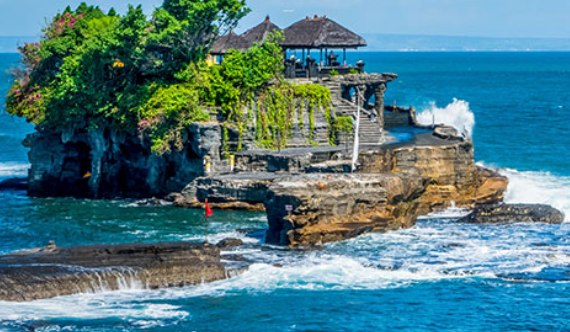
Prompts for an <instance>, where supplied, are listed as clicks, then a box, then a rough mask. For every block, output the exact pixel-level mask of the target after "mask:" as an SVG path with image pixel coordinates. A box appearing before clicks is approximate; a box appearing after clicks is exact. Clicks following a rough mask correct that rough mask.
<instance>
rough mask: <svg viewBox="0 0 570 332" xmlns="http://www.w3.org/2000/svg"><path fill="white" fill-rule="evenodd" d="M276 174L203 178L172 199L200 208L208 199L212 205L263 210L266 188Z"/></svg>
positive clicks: (188, 206)
mask: <svg viewBox="0 0 570 332" xmlns="http://www.w3.org/2000/svg"><path fill="white" fill-rule="evenodd" d="M278 177H280V175H279V174H276V173H267V172H259V173H258V172H255V173H236V174H225V175H217V176H212V177H202V178H198V179H196V180H194V181H192V182H191V183H190V184H188V185H187V186H186V187H185V188H184V190H183V191H182V193H181V194H180V195H173V196H171V199H172V200H173V201H174V204H175V205H176V206H178V207H186V208H203V207H204V201H205V200H206V198H207V199H208V202H209V204H210V206H211V207H213V208H219V209H238V210H252V211H263V210H264V206H263V202H264V201H265V197H266V196H267V188H268V187H269V185H270V184H271V183H272V182H273V181H274V180H275V179H276V178H278Z"/></svg>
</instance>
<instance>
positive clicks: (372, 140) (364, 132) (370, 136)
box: [354, 111, 384, 145]
mask: <svg viewBox="0 0 570 332" xmlns="http://www.w3.org/2000/svg"><path fill="white" fill-rule="evenodd" d="M354 127H355V128H356V123H355V124H354ZM358 137H359V141H360V144H361V145H364V144H381V143H382V142H383V141H384V135H383V133H382V131H380V127H379V126H378V123H376V122H372V121H371V120H370V117H369V116H368V114H367V113H365V112H362V111H361V112H360V128H359V135H358Z"/></svg>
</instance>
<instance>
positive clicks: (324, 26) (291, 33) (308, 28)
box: [281, 16, 366, 49]
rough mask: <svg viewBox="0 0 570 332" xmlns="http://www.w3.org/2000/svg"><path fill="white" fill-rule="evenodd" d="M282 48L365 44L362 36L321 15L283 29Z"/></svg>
mask: <svg viewBox="0 0 570 332" xmlns="http://www.w3.org/2000/svg"><path fill="white" fill-rule="evenodd" d="M281 46H283V47H284V48H289V49H292V48H358V47H363V46H366V41H365V40H364V38H362V37H360V36H359V35H357V34H356V33H354V32H352V31H350V30H348V29H347V28H345V27H343V26H342V25H340V24H338V23H336V22H335V21H333V20H331V19H329V18H327V17H326V16H323V17H315V18H309V17H307V18H306V19H304V20H302V21H299V22H297V23H295V24H293V25H292V26H290V27H288V28H287V29H285V41H284V42H283V43H281Z"/></svg>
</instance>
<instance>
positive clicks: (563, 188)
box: [500, 169, 570, 221]
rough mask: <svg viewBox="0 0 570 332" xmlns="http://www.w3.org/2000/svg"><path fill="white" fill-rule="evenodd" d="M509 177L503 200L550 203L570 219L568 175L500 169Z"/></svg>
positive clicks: (509, 201) (569, 180) (567, 219)
mask: <svg viewBox="0 0 570 332" xmlns="http://www.w3.org/2000/svg"><path fill="white" fill-rule="evenodd" d="M500 172H501V174H503V175H505V176H507V177H508V178H509V188H508V190H507V192H506V196H505V200H506V201H507V202H508V203H541V204H548V205H552V206H553V207H555V208H557V209H559V210H561V211H563V212H564V213H565V214H566V221H570V177H566V176H555V175H552V174H551V173H548V172H519V171H517V170H513V169H502V170H500Z"/></svg>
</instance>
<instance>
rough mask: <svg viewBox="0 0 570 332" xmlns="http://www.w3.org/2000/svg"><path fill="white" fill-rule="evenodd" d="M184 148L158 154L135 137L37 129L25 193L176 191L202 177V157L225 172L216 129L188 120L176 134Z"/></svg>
mask: <svg viewBox="0 0 570 332" xmlns="http://www.w3.org/2000/svg"><path fill="white" fill-rule="evenodd" d="M182 136H183V139H182V141H183V144H184V149H181V150H179V149H173V151H172V153H169V154H165V155H163V156H158V155H156V154H152V153H151V141H150V140H149V139H148V138H145V137H140V136H139V135H129V134H127V133H125V132H123V131H116V130H114V129H111V128H105V127H100V128H97V129H89V130H75V131H70V132H65V131H61V130H57V131H56V130H51V129H47V128H39V129H38V131H37V132H36V133H34V134H32V135H28V137H27V138H26V140H25V141H24V145H26V146H27V147H29V148H30V153H29V159H30V163H31V169H30V173H29V181H30V183H29V188H28V190H29V193H30V195H31V196H38V197H46V196H48V197H61V196H73V197H79V198H84V197H88V198H116V197H127V198H148V197H153V196H155V197H160V196H163V195H166V194H168V193H170V192H179V191H181V190H182V189H183V188H184V186H185V185H187V184H188V183H189V182H191V181H192V180H194V179H195V178H197V177H200V176H204V174H205V170H204V158H205V157H206V156H209V157H210V158H211V166H212V170H211V171H212V174H215V173H216V172H222V171H226V168H228V167H229V165H226V164H227V163H226V162H225V161H223V160H221V152H220V151H221V150H222V149H221V146H222V127H221V125H220V124H218V123H194V124H191V125H189V126H188V127H186V128H185V130H184V131H183V133H182Z"/></svg>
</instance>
